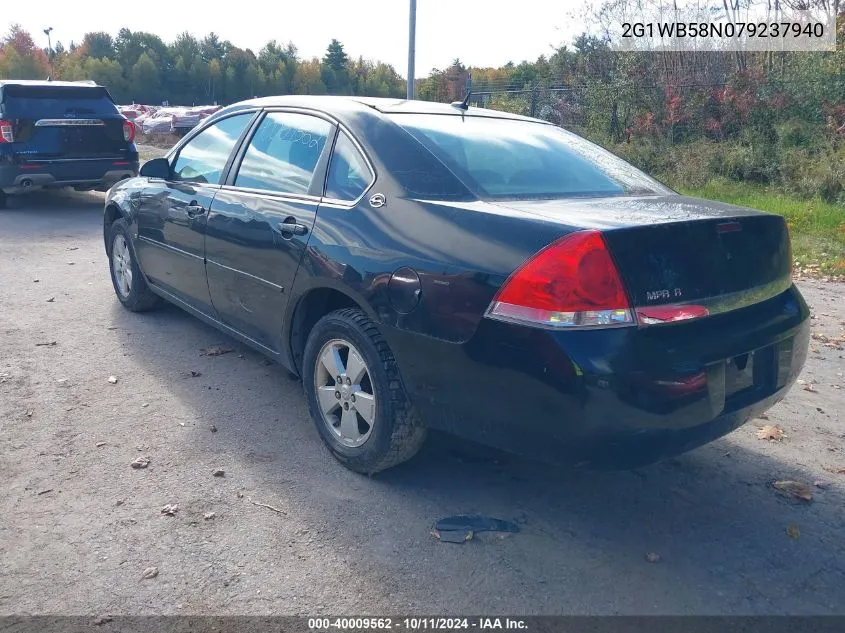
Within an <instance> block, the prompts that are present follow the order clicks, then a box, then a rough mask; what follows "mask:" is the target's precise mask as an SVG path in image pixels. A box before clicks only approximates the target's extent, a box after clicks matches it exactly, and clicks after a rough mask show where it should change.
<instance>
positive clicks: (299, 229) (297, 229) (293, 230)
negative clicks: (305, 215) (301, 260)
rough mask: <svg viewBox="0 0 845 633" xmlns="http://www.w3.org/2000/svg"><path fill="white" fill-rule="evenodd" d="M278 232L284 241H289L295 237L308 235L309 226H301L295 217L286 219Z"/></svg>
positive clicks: (279, 226)
mask: <svg viewBox="0 0 845 633" xmlns="http://www.w3.org/2000/svg"><path fill="white" fill-rule="evenodd" d="M278 230H279V232H280V233H281V234H282V237H283V238H284V239H286V240H289V239H291V238H292V237H293V236H294V235H305V234H306V233H308V226H307V225H305V224H300V223H299V222H297V221H296V218H295V217H293V216H289V217H287V218H285V221H284V222H282V223H281V224H279V225H278Z"/></svg>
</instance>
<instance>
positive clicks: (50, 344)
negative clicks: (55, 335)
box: [35, 341, 56, 347]
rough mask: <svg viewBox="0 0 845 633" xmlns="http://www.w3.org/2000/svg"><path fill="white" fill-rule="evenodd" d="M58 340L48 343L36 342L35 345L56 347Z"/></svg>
mask: <svg viewBox="0 0 845 633" xmlns="http://www.w3.org/2000/svg"><path fill="white" fill-rule="evenodd" d="M55 346H56V341H47V342H46V343H36V344H35V347H55Z"/></svg>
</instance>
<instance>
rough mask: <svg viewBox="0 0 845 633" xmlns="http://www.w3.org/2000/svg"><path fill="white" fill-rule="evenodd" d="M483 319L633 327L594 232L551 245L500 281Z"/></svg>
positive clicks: (615, 275) (612, 266)
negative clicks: (500, 283) (506, 278)
mask: <svg viewBox="0 0 845 633" xmlns="http://www.w3.org/2000/svg"><path fill="white" fill-rule="evenodd" d="M487 316H488V317H491V318H494V319H500V320H503V321H512V322H516V323H525V324H528V325H538V326H543V327H555V328H557V327H561V328H573V327H612V326H619V325H633V324H634V316H633V313H632V312H631V305H630V302H629V301H628V296H627V295H626V294H625V288H624V287H623V285H622V280H621V278H620V277H619V272H618V271H617V270H616V265H615V264H614V263H613V259H612V258H611V256H610V251H608V249H607V244H605V241H604V238H603V237H602V235H601V233H599V232H598V231H579V232H577V233H571V234H569V235H567V236H565V237H563V238H561V239H559V240H557V241H556V242H554V243H552V244H550V245H549V246H547V247H546V248H544V249H543V250H541V251H540V252H539V253H537V254H536V255H535V256H534V257H532V258H531V259H529V260H528V261H527V262H525V263H524V264H523V265H522V266H521V267H520V268H518V269H517V270H516V271H515V272H514V273H513V274H512V275H511V276H510V277H509V278H508V280H507V281H506V282H505V283H504V285H503V286H502V287H501V289H500V290H499V292H498V294H497V295H496V297H495V298H494V299H493V302H492V303H491V304H490V307H489V308H488V309H487Z"/></svg>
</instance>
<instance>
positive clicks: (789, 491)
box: [772, 480, 813, 501]
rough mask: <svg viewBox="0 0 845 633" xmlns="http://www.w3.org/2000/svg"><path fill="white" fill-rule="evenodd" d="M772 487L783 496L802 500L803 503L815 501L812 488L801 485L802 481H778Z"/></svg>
mask: <svg viewBox="0 0 845 633" xmlns="http://www.w3.org/2000/svg"><path fill="white" fill-rule="evenodd" d="M772 486H774V487H775V489H777V490H778V491H780V492H782V493H783V494H785V495H788V496H790V497H793V498H795V499H800V500H802V501H812V500H813V491H812V490H810V487H809V486H808V485H807V484H804V483H801V482H800V481H789V480H785V481H776V482H774V483H773V484H772Z"/></svg>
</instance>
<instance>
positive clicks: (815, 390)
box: [804, 382, 818, 393]
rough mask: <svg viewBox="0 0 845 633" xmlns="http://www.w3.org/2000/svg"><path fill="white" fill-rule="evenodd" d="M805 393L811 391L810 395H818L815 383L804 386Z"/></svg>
mask: <svg viewBox="0 0 845 633" xmlns="http://www.w3.org/2000/svg"><path fill="white" fill-rule="evenodd" d="M804 391H809V392H810V393H818V390H817V389H816V388H815V387H814V386H813V383H810V382H808V383H807V384H806V385H804Z"/></svg>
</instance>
